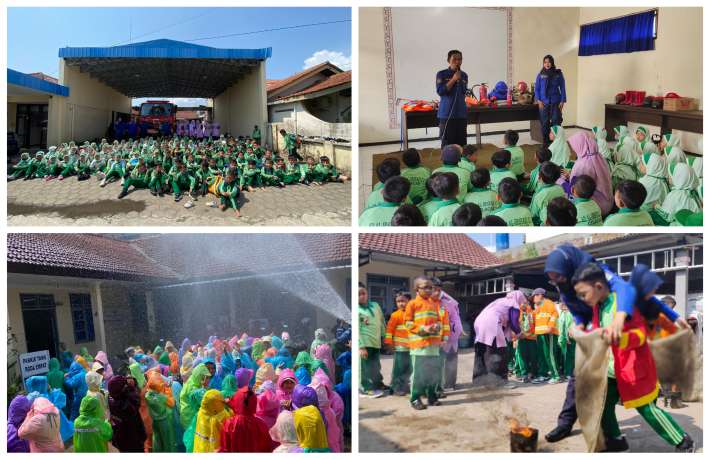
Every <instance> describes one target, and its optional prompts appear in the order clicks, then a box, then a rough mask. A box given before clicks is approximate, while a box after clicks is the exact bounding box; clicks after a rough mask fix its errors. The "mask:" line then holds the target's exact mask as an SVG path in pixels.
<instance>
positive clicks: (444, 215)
mask: <svg viewBox="0 0 710 460" xmlns="http://www.w3.org/2000/svg"><path fill="white" fill-rule="evenodd" d="M460 207H461V204H460V203H459V202H458V201H456V200H445V201H442V202H441V205H440V206H439V209H437V210H436V211H435V212H434V214H432V215H431V218H430V219H429V226H430V227H451V226H453V225H454V224H453V222H452V219H453V216H454V213H455V212H456V210H457V209H458V208H460Z"/></svg>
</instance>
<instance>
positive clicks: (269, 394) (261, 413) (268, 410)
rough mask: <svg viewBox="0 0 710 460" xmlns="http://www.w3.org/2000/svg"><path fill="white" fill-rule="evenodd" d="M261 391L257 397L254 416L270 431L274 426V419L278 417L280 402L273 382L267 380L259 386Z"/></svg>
mask: <svg viewBox="0 0 710 460" xmlns="http://www.w3.org/2000/svg"><path fill="white" fill-rule="evenodd" d="M261 389H262V392H261V393H260V394H259V396H257V402H256V416H257V418H259V419H261V421H262V422H264V423H265V424H266V426H267V427H268V428H269V429H271V427H272V426H274V425H275V424H276V418H277V417H278V416H279V410H280V409H281V401H279V397H278V396H276V391H275V390H276V389H275V388H274V382H272V381H270V380H267V381H266V382H264V383H262V384H261Z"/></svg>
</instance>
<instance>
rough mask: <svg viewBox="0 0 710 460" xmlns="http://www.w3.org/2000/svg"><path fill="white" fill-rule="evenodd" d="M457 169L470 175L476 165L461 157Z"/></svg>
mask: <svg viewBox="0 0 710 460" xmlns="http://www.w3.org/2000/svg"><path fill="white" fill-rule="evenodd" d="M458 167H459V168H463V169H465V170H466V171H468V172H469V173H472V172H474V171H475V170H476V163H474V162H473V161H471V160H469V159H468V158H466V157H461V160H460V161H459V164H458Z"/></svg>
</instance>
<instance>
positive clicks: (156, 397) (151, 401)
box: [145, 372, 178, 452]
mask: <svg viewBox="0 0 710 460" xmlns="http://www.w3.org/2000/svg"><path fill="white" fill-rule="evenodd" d="M147 389H148V391H146V393H145V400H146V403H147V404H148V410H149V411H150V417H151V419H152V420H153V424H152V425H153V445H152V446H153V450H152V452H177V451H178V450H177V438H176V435H175V425H174V422H175V421H174V418H173V411H174V408H175V399H174V398H173V392H172V389H171V388H170V387H169V386H168V385H166V383H165V380H163V377H161V376H160V375H158V374H157V373H155V372H153V373H151V375H150V378H149V379H148V384H147Z"/></svg>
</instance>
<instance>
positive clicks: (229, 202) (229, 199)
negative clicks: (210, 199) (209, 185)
mask: <svg viewBox="0 0 710 460" xmlns="http://www.w3.org/2000/svg"><path fill="white" fill-rule="evenodd" d="M218 191H219V201H220V204H222V205H225V206H227V207H229V208H232V209H239V182H238V181H237V180H236V179H235V180H233V181H232V182H227V181H226V180H224V181H222V182H221V183H220V184H219V187H218ZM227 195H229V196H227Z"/></svg>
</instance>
